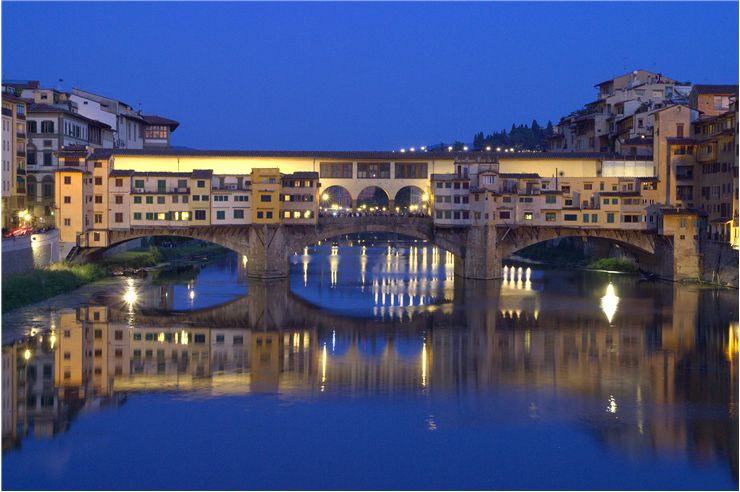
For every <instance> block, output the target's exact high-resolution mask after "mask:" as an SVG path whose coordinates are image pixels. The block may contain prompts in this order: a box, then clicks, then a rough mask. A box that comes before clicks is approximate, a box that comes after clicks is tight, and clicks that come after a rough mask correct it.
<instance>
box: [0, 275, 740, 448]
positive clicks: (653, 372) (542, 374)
mask: <svg viewBox="0 0 740 492" xmlns="http://www.w3.org/2000/svg"><path fill="white" fill-rule="evenodd" d="M529 281H530V280H528V276H527V273H526V270H524V273H523V274H522V278H520V277H519V273H518V270H517V271H516V272H515V274H514V278H513V279H510V280H508V281H507V284H506V285H504V286H503V287H500V284H494V283H487V284H483V283H482V284H480V285H476V286H474V288H472V289H469V290H465V291H464V292H463V291H461V292H457V293H456V295H455V298H456V299H461V300H464V303H465V304H464V305H465V306H466V308H465V309H464V310H462V311H458V312H455V311H452V312H450V313H445V312H441V311H433V312H432V316H430V317H429V318H428V322H425V323H423V324H421V325H413V326H415V329H413V330H411V331H404V328H403V326H404V325H403V324H402V323H401V324H397V325H393V326H394V330H387V329H383V326H386V327H387V326H390V325H383V324H381V325H379V326H376V327H375V328H381V329H374V328H370V329H369V327H368V325H367V324H364V323H361V322H358V321H355V320H352V319H346V320H344V321H343V322H342V323H341V324H339V325H336V326H335V327H333V328H332V329H329V330H327V329H326V328H325V327H322V326H313V327H309V326H305V327H302V328H299V329H295V328H289V327H286V328H285V329H283V330H262V329H256V330H251V329H243V328H235V329H226V328H213V327H207V326H199V325H196V324H186V323H182V324H179V323H178V321H177V319H170V320H168V319H167V318H166V317H165V318H162V319H160V318H147V317H146V316H145V315H138V314H137V316H138V317H137V318H136V320H135V321H134V322H133V325H131V324H129V322H126V321H122V320H119V319H118V318H116V317H111V316H110V311H109V309H108V308H105V307H99V306H90V307H87V308H81V309H79V310H77V311H67V312H63V313H60V314H59V316H57V317H56V318H55V319H54V325H53V331H52V332H47V333H40V334H36V335H34V336H32V337H29V338H27V339H26V340H23V341H20V342H18V343H15V344H10V345H7V346H5V347H3V383H2V384H3V436H4V443H6V446H12V443H17V442H18V439H22V438H23V436H24V435H26V434H27V433H28V431H29V429H31V428H34V429H35V433H36V434H37V435H49V434H53V433H54V432H58V431H60V430H64V429H65V428H66V427H67V422H68V420H69V418H70V416H71V415H73V413H74V411H75V410H76V409H78V408H80V407H81V406H82V405H83V404H84V405H88V404H89V403H91V402H93V401H96V400H97V399H105V400H110V401H113V402H115V401H119V399H120V396H121V395H122V394H125V393H133V392H142V391H162V390H166V391H202V392H206V393H211V394H247V393H253V392H271V393H272V392H276V393H281V394H291V393H300V394H309V395H314V397H317V398H318V397H320V395H321V394H322V393H334V394H336V393H341V394H348V393H349V394H353V395H362V394H368V393H370V394H376V393H380V394H392V393H412V394H415V393H423V392H431V393H441V394H448V393H454V394H457V395H459V397H461V398H464V397H465V396H466V395H471V396H474V395H476V394H478V393H479V392H480V391H487V390H490V389H494V388H499V387H502V386H511V387H520V388H532V387H536V388H537V390H538V392H539V391H543V392H545V394H546V393H548V392H549V391H555V392H557V393H558V394H562V395H568V396H567V397H568V398H576V399H578V401H579V402H585V404H584V405H583V406H581V407H579V408H582V409H583V410H579V411H583V412H585V413H584V414H583V415H581V414H579V415H576V417H578V418H579V419H581V420H582V421H585V422H590V423H591V424H589V425H590V427H589V428H593V429H594V432H597V433H599V434H603V436H605V441H606V442H609V443H613V444H614V445H615V446H618V447H620V448H624V449H627V450H631V449H634V448H635V447H640V448H648V449H653V450H656V451H657V452H664V451H671V452H674V451H681V452H687V450H689V449H698V450H701V451H700V452H701V453H704V454H705V455H712V453H715V454H721V453H729V454H730V455H731V456H737V444H736V443H735V444H734V445H733V444H731V443H727V442H725V440H723V439H724V438H723V437H722V436H726V435H728V433H729V430H728V429H727V425H729V423H730V420H721V419H720V420H717V419H714V418H709V419H704V418H702V417H699V418H695V417H692V419H691V421H690V422H688V421H687V420H686V419H684V418H683V416H682V415H683V413H682V405H683V404H684V403H685V402H686V401H687V398H688V399H689V400H692V401H694V400H695V399H697V398H700V399H701V403H702V404H705V405H709V406H711V407H712V408H726V407H727V408H729V406H730V405H733V404H734V403H732V402H733V401H734V400H733V398H734V396H733V394H732V392H733V391H734V390H735V389H736V382H733V381H736V379H737V346H738V345H737V320H736V319H731V316H732V314H731V311H730V310H728V309H727V307H728V306H727V305H725V304H726V303H728V302H732V301H733V300H732V299H730V300H729V301H725V300H722V298H721V297H720V296H718V295H717V294H716V293H710V292H699V291H690V290H687V289H685V288H682V287H679V286H676V287H675V288H673V289H672V290H671V291H665V290H656V295H655V296H651V297H648V298H641V297H640V296H639V295H637V294H636V292H635V291H634V290H632V291H628V287H627V285H628V283H624V282H620V281H619V280H618V279H616V280H614V282H613V284H610V288H607V292H606V294H605V292H604V285H603V283H598V285H591V284H588V283H584V284H583V285H579V286H578V289H580V290H582V291H584V292H590V293H591V294H590V295H587V296H583V297H582V300H581V301H579V303H576V304H573V302H572V297H568V296H567V295H565V296H562V297H560V294H550V295H547V296H543V295H542V294H541V292H539V291H537V290H536V289H533V288H531V286H530V288H527V287H526V286H525V285H526V283H527V282H529ZM520 284H521V285H520ZM491 286H495V289H494V288H493V287H491ZM631 288H633V289H634V286H632V287H631ZM628 294H629V295H631V296H632V297H628ZM620 296H621V297H620ZM604 297H607V298H610V299H611V301H610V302H611V304H608V303H607V305H611V306H612V307H613V308H614V309H613V310H609V309H607V307H605V304H604V303H603V302H602V301H603V298H604ZM269 298H270V297H266V299H265V302H267V300H268V299H269ZM564 306H567V308H565V307H564ZM250 309H251V308H250ZM710 313H711V319H712V320H713V323H714V324H713V325H712V326H709V327H707V326H706V323H703V322H701V320H702V318H703V317H705V316H708V315H709V314H710ZM718 313H719V314H718ZM157 320H159V321H157ZM728 326H729V329H728ZM26 354H27V355H26ZM728 364H730V367H729V369H728ZM707 368H708V369H709V370H710V371H714V372H712V374H713V376H712V377H710V378H708V379H707V378H706V376H705V375H704V374H705V373H704V371H705V370H706V369H707ZM720 375H721V377H719V376H720ZM702 385H711V386H712V391H711V392H707V391H704V390H702ZM533 394H534V393H533ZM687 395H691V396H690V397H687ZM693 395H695V396H693ZM594 408H596V409H597V410H594ZM616 417H618V418H619V421H620V423H621V426H620V427H619V428H618V429H617V430H615V428H613V426H610V425H609V423H610V422H611V420H610V419H613V418H616Z"/></svg>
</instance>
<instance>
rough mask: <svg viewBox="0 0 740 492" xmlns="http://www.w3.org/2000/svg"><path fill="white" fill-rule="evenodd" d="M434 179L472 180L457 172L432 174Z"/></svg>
mask: <svg viewBox="0 0 740 492" xmlns="http://www.w3.org/2000/svg"><path fill="white" fill-rule="evenodd" d="M431 180H432V181H470V178H465V177H462V176H460V175H458V174H455V173H448V174H432V176H431Z"/></svg>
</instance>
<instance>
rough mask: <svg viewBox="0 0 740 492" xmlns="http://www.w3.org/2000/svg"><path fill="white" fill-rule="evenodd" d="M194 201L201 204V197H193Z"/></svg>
mask: <svg viewBox="0 0 740 492" xmlns="http://www.w3.org/2000/svg"><path fill="white" fill-rule="evenodd" d="M193 201H194V202H199V201H200V195H193ZM183 203H184V202H183Z"/></svg>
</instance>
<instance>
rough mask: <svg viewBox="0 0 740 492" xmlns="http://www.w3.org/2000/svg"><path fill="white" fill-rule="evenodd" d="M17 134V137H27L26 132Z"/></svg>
mask: <svg viewBox="0 0 740 492" xmlns="http://www.w3.org/2000/svg"><path fill="white" fill-rule="evenodd" d="M15 136H16V138H26V132H17V133H16V134H15Z"/></svg>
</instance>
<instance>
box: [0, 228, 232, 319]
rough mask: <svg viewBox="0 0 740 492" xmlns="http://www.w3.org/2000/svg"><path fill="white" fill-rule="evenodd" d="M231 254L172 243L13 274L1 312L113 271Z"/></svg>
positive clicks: (5, 286) (203, 246)
mask: <svg viewBox="0 0 740 492" xmlns="http://www.w3.org/2000/svg"><path fill="white" fill-rule="evenodd" d="M228 252H229V250H228V249H226V248H223V247H221V246H218V245H215V244H210V243H204V242H202V241H187V242H178V243H175V244H171V245H170V247H156V246H152V247H150V248H149V249H145V250H133V251H123V252H121V253H116V254H113V255H110V256H107V257H105V258H104V259H103V261H102V263H101V264H99V265H98V264H84V265H77V264H71V263H55V264H54V265H51V266H50V267H48V268H43V269H40V270H32V271H30V272H24V273H19V274H16V275H11V276H10V277H8V278H7V279H5V280H3V288H2V302H3V305H2V312H4V313H5V312H8V311H10V310H12V309H17V308H19V307H23V306H26V305H28V304H33V303H35V302H41V301H43V300H45V299H49V298H50V297H54V296H56V295H59V294H64V293H65V292H69V291H71V290H74V289H77V288H79V287H82V286H83V285H85V284H88V283H90V282H94V281H96V280H100V279H101V278H103V277H106V276H108V275H109V274H110V272H111V271H112V270H114V269H118V268H142V267H153V266H156V265H159V264H161V263H163V262H175V261H187V260H191V259H194V258H209V259H210V258H215V257H218V256H221V255H223V254H226V253H228Z"/></svg>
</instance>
